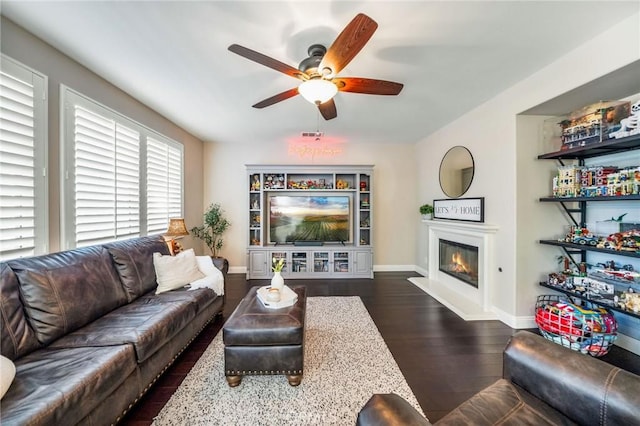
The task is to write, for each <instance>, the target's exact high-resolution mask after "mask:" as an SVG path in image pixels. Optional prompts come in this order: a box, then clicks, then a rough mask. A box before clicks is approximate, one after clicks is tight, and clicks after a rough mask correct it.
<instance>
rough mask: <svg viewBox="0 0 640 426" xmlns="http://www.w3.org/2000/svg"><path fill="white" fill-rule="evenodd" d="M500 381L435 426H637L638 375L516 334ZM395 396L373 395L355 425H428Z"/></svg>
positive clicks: (534, 337)
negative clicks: (498, 425) (577, 425)
mask: <svg viewBox="0 0 640 426" xmlns="http://www.w3.org/2000/svg"><path fill="white" fill-rule="evenodd" d="M503 360H504V361H503V362H504V366H503V378H502V379H500V380H498V381H497V382H496V383H494V384H493V385H491V386H489V387H488V388H486V389H484V390H482V391H480V392H479V393H477V394H476V395H474V396H472V397H471V398H470V399H469V400H467V401H466V402H464V403H462V404H461V405H460V406H458V407H457V408H456V409H454V410H453V411H452V412H451V413H449V414H447V415H446V416H445V417H443V418H442V419H440V420H439V421H438V422H436V423H435V424H436V425H474V426H476V425H477V426H480V425H497V424H500V425H575V424H579V425H626V426H631V425H640V392H638V390H640V376H636V375H635V374H632V373H630V372H628V371H624V370H621V369H619V368H617V367H614V366H612V365H610V364H607V363H605V362H603V361H601V360H599V359H596V358H592V357H590V356H588V355H583V354H580V353H577V352H574V351H572V350H570V349H568V348H564V347H562V346H560V345H557V344H555V343H552V342H550V341H548V340H546V339H544V338H543V337H541V336H538V335H536V334H533V333H530V332H527V331H519V332H518V333H516V334H515V335H514V336H513V337H512V338H511V340H510V342H509V344H508V345H507V347H506V349H505V351H504V357H503ZM430 424H431V423H429V422H428V421H427V419H425V418H424V417H422V415H420V413H418V411H417V410H415V409H414V408H413V407H412V406H411V405H409V403H408V402H407V401H405V400H404V399H403V398H401V397H399V396H398V395H395V394H376V395H374V396H373V397H372V398H371V399H370V400H369V401H368V402H367V403H366V404H365V406H364V408H363V409H362V410H361V411H360V413H359V415H358V420H357V425H358V426H370V425H377V426H383V425H430Z"/></svg>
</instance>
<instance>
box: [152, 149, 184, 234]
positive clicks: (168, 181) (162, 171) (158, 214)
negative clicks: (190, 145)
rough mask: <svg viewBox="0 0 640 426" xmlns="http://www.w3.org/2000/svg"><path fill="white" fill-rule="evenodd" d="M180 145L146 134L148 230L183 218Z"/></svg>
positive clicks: (157, 230)
mask: <svg viewBox="0 0 640 426" xmlns="http://www.w3.org/2000/svg"><path fill="white" fill-rule="evenodd" d="M182 156H183V148H182V145H180V144H177V143H171V142H169V141H161V140H158V139H155V138H152V137H147V233H148V234H155V233H163V232H165V231H166V230H167V225H168V224H169V219H170V218H177V217H182Z"/></svg>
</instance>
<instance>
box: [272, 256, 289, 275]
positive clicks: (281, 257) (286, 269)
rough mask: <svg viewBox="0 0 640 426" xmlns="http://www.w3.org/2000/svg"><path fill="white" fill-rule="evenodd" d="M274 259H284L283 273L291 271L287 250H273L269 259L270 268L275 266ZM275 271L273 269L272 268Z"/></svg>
mask: <svg viewBox="0 0 640 426" xmlns="http://www.w3.org/2000/svg"><path fill="white" fill-rule="evenodd" d="M273 259H275V260H276V262H278V261H279V260H280V259H284V266H283V267H282V274H283V275H286V274H287V272H288V271H289V265H288V263H289V262H288V261H287V252H286V251H272V252H271V259H269V268H271V267H272V266H273V263H274V262H273ZM271 270H272V271H273V269H271Z"/></svg>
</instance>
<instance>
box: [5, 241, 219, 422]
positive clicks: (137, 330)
mask: <svg viewBox="0 0 640 426" xmlns="http://www.w3.org/2000/svg"><path fill="white" fill-rule="evenodd" d="M154 252H160V253H163V254H169V252H168V248H167V246H166V244H165V243H164V242H163V241H162V240H161V238H160V237H159V236H154V237H142V238H135V239H131V240H126V241H119V242H114V243H109V244H103V245H95V246H91V247H86V248H81V249H76V250H69V251H64V252H60V253H53V254H47V255H44V256H37V257H31V258H24V259H16V260H10V261H8V262H2V263H0V295H1V299H0V302H1V303H0V309H1V311H0V313H1V320H2V322H1V324H0V325H1V326H2V341H1V345H2V346H1V348H0V349H1V352H2V355H4V356H5V357H7V358H9V359H11V360H13V362H14V363H15V365H16V377H15V379H14V381H13V383H12V384H11V387H10V388H9V390H8V392H7V393H6V395H5V396H4V397H3V398H2V401H1V402H0V405H1V407H0V411H1V414H0V424H2V425H3V426H9V425H65V426H66V425H75V424H85V425H86V424H90V425H108V424H113V423H117V422H118V421H119V420H120V419H121V418H122V416H123V414H124V413H126V412H127V411H128V410H129V409H130V408H131V406H132V405H133V404H134V403H135V402H136V401H138V399H139V398H140V397H141V396H142V395H143V394H144V393H145V392H146V391H147V390H148V389H149V387H150V386H151V385H152V384H153V383H154V382H155V381H156V380H157V378H158V377H159V376H160V375H161V374H162V373H163V372H164V371H165V370H166V369H167V367H168V366H169V365H170V364H171V363H172V362H173V361H174V360H175V359H176V358H177V356H178V355H179V354H180V353H181V352H182V351H183V350H184V349H185V348H186V347H187V346H188V345H189V343H191V341H192V340H193V339H194V338H195V337H196V336H197V335H198V333H199V332H200V331H201V330H202V329H203V328H204V327H205V326H206V325H207V324H208V323H209V322H210V321H211V320H212V319H213V318H214V317H215V316H216V315H218V314H221V313H222V309H223V306H224V296H219V295H217V294H216V293H215V292H214V291H213V290H210V289H208V288H205V289H198V290H191V291H187V290H185V289H180V290H174V291H170V292H167V293H161V294H159V295H156V294H155V288H156V286H157V283H156V275H155V269H154V266H153V256H152V254H153V253H154ZM214 263H216V266H217V267H218V268H219V269H221V270H222V271H223V274H225V275H226V273H227V271H228V263H227V262H226V261H225V260H224V259H214Z"/></svg>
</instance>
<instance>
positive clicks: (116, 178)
mask: <svg viewBox="0 0 640 426" xmlns="http://www.w3.org/2000/svg"><path fill="white" fill-rule="evenodd" d="M62 97H63V102H64V105H65V118H64V121H63V122H64V124H63V126H64V134H65V141H64V150H65V154H64V161H65V167H64V169H65V185H64V201H63V218H64V220H63V223H64V225H63V233H64V235H65V247H66V248H73V247H82V246H87V245H91V244H98V243H102V242H107V241H114V240H121V239H126V238H132V237H137V236H140V235H149V234H157V233H162V232H164V231H166V229H167V224H168V223H169V218H171V217H181V216H182V187H183V184H182V174H183V146H182V144H179V143H178V142H175V141H172V140H169V139H167V138H165V137H164V136H162V135H160V134H158V133H156V132H153V131H152V130H149V129H148V128H146V127H144V126H142V125H140V124H138V123H136V122H134V121H133V120H130V119H128V118H126V117H124V116H122V115H120V114H118V113H116V112H114V111H111V110H109V109H108V108H106V107H104V106H102V105H100V104H98V103H96V102H95V101H93V100H91V99H88V98H86V97H84V96H82V95H80V94H78V93H76V92H74V91H73V90H71V89H69V88H66V87H65V88H63V96H62ZM145 194H146V197H145Z"/></svg>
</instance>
